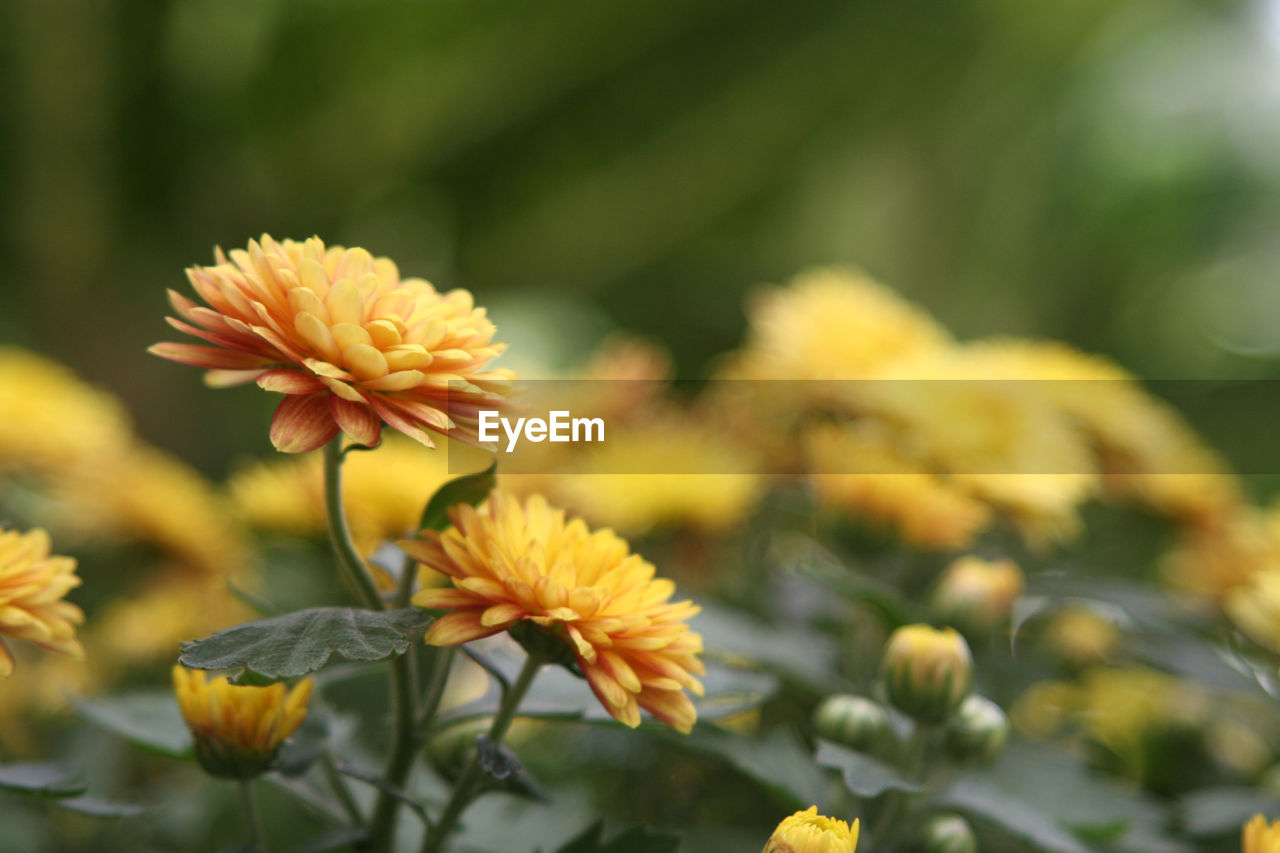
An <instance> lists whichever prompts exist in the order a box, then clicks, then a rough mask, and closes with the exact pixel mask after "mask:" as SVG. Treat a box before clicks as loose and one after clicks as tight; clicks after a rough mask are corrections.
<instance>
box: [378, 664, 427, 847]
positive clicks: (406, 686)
mask: <svg viewBox="0 0 1280 853" xmlns="http://www.w3.org/2000/svg"><path fill="white" fill-rule="evenodd" d="M416 654H417V649H416V648H410V649H409V651H408V652H406V653H405V654H403V655H400V657H398V658H396V659H395V660H393V661H391V744H390V745H389V747H388V748H387V763H386V765H385V766H384V767H383V770H382V781H383V787H382V788H379V789H378V798H377V800H376V802H375V803H374V807H373V817H372V818H371V819H370V821H369V834H370V836H371V838H372V841H373V844H372V847H373V849H374V850H375V851H386V850H390V849H391V848H392V844H393V841H394V839H395V834H396V817H397V816H398V815H399V812H400V798H399V797H397V796H395V795H394V794H392V793H391V791H390V790H388V789H391V790H394V791H401V790H403V788H404V784H405V780H407V779H408V778H409V770H410V768H412V767H413V759H414V757H415V756H416V755H417V752H418V738H417V731H416V729H415V726H414V713H413V706H414V699H415V697H414V695H413V693H414V690H413V682H414V669H415V668H416V667H417V657H416Z"/></svg>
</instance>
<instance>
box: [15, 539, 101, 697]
mask: <svg viewBox="0 0 1280 853" xmlns="http://www.w3.org/2000/svg"><path fill="white" fill-rule="evenodd" d="M79 585H80V578H78V577H76V561H75V560H74V559H72V558H71V557H59V556H54V555H51V554H50V553H49V534H48V533H46V532H45V531H43V530H41V529H39V528H36V529H34V530H30V531H28V532H26V533H19V532H18V531H16V530H0V638H2V637H12V638H14V639H18V640H28V641H30V642H32V643H35V644H36V645H38V646H40V647H42V648H45V649H49V650H50V651H54V652H62V653H63V654H68V655H73V656H75V657H79V656H80V655H82V654H83V651H82V649H81V648H80V643H79V642H78V641H77V640H76V636H75V634H76V629H75V626H76V625H78V624H79V623H81V622H83V621H84V613H82V612H81V610H80V608H79V607H76V606H75V605H74V604H72V603H71V602H69V601H63V600H62V598H63V596H64V595H66V594H67V592H68V591H70V590H71V589H74V588H75V587H77V586H79ZM12 672H13V655H12V654H10V652H9V650H8V649H7V648H6V647H5V645H4V642H3V640H2V639H0V676H5V675H9V674H11V673H12Z"/></svg>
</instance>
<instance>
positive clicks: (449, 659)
mask: <svg viewBox="0 0 1280 853" xmlns="http://www.w3.org/2000/svg"><path fill="white" fill-rule="evenodd" d="M429 653H430V655H431V664H430V666H431V671H430V673H429V674H428V675H427V689H426V690H425V691H424V692H423V694H422V702H421V704H420V706H419V708H418V722H417V727H418V730H419V731H423V730H425V729H426V727H427V726H428V725H430V724H431V721H432V720H433V719H434V718H435V715H436V711H437V710H439V708H440V700H441V699H443V698H444V688H445V685H447V684H448V683H449V671H450V670H451V669H452V668H453V655H454V648H453V646H437V647H432V648H431V649H430V650H429Z"/></svg>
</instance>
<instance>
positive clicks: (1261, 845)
mask: <svg viewBox="0 0 1280 853" xmlns="http://www.w3.org/2000/svg"><path fill="white" fill-rule="evenodd" d="M1241 835H1242V838H1241V853H1280V820H1273V821H1272V822H1271V823H1269V824H1268V823H1267V819H1266V818H1264V817H1263V816H1262V815H1260V814H1256V815H1254V816H1253V819H1252V820H1250V821H1249V822H1248V823H1246V824H1245V825H1244V830H1243V832H1242V833H1241Z"/></svg>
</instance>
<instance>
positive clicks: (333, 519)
mask: <svg viewBox="0 0 1280 853" xmlns="http://www.w3.org/2000/svg"><path fill="white" fill-rule="evenodd" d="M342 441H343V438H342V434H341V433H339V434H338V437H337V438H335V439H334V440H333V441H331V442H329V443H328V444H326V445H325V447H324V508H325V515H326V516H327V517H328V519H329V541H330V542H332V543H333V550H334V551H335V552H336V553H337V555H338V565H339V566H341V568H342V574H343V577H345V578H346V580H347V583H348V584H349V585H350V586H351V588H352V589H353V590H355V592H356V594H357V595H358V596H359V598H360V603H361V604H363V605H364V606H365V607H367V608H369V609H370V610H382V609H383V604H382V596H380V595H379V594H378V588H377V587H376V586H374V585H373V578H371V577H369V571H368V569H366V568H365V565H364V560H363V559H361V558H360V554H359V553H358V552H357V551H356V547H355V545H354V544H353V543H352V541H351V529H350V528H349V527H348V526H347V515H346V513H345V512H344V511H343V508H342Z"/></svg>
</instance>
